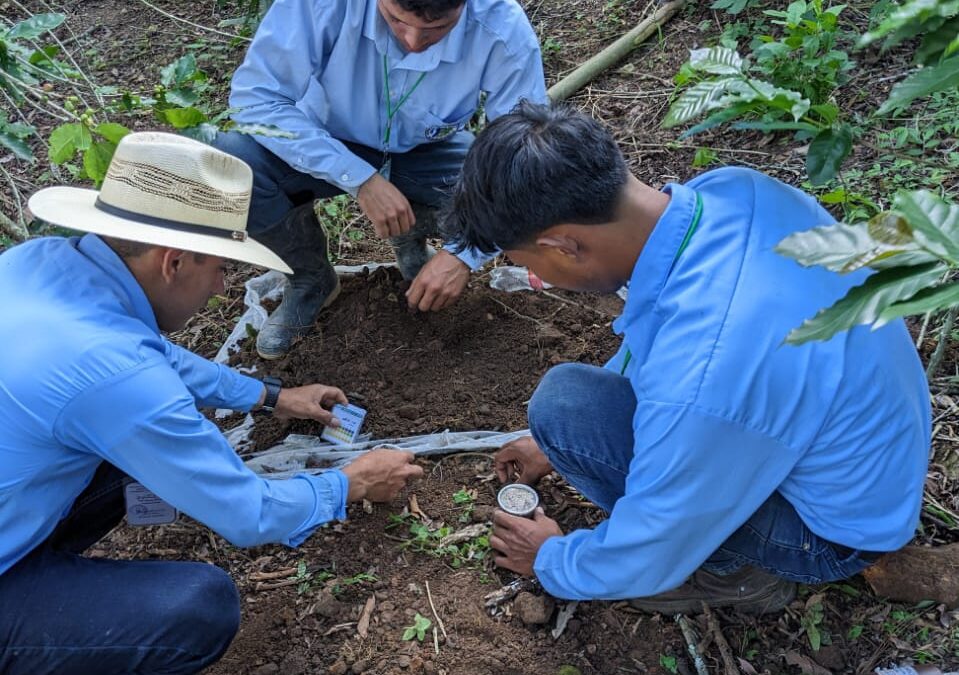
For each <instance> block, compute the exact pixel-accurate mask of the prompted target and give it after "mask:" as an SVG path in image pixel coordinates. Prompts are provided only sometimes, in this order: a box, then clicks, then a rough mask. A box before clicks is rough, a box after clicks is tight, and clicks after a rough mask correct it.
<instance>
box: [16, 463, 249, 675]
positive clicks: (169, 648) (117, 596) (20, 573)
mask: <svg viewBox="0 0 959 675" xmlns="http://www.w3.org/2000/svg"><path fill="white" fill-rule="evenodd" d="M125 478H126V476H124V474H123V473H122V472H120V471H118V470H117V469H115V468H114V467H112V466H110V465H109V464H107V463H103V464H102V465H101V466H100V469H99V470H98V471H97V473H96V476H95V477H94V479H93V481H91V483H90V485H89V486H88V487H87V489H86V490H85V491H84V492H83V493H82V494H81V495H80V496H79V497H78V498H77V500H76V502H75V503H74V506H73V509H72V510H71V512H70V514H69V515H68V516H67V517H66V518H65V519H64V520H63V521H61V523H60V525H59V526H58V527H57V529H56V530H55V531H54V532H53V534H52V535H51V536H50V537H49V538H48V539H47V541H45V542H44V543H42V544H41V545H40V546H38V547H37V548H36V549H34V550H33V551H32V552H31V553H30V554H28V555H27V556H26V557H25V558H24V559H22V560H20V561H19V562H18V563H17V564H16V565H14V566H13V567H12V568H10V569H9V570H7V571H6V572H4V573H3V574H0V673H4V674H5V675H15V674H19V673H24V674H27V673H29V674H30V675H41V674H43V673H56V675H70V674H73V673H76V674H77V675H90V674H92V673H96V674H97V675H108V674H111V673H195V672H198V671H200V670H202V669H203V668H205V667H206V666H208V665H210V664H212V663H214V662H215V661H217V660H218V659H219V658H220V657H221V656H222V655H223V653H224V652H225V651H226V649H227V647H228V646H229V645H230V641H231V640H232V639H233V636H234V635H235V634H236V631H237V628H238V627H239V622H240V601H239V596H238V594H237V590H236V586H235V585H234V584H233V581H232V579H231V578H230V576H229V575H228V574H227V573H226V572H224V571H223V570H221V569H220V568H218V567H216V566H214V565H207V564H205V563H194V562H167V561H159V560H134V561H120V560H103V559H91V558H84V557H82V556H80V555H79V554H80V553H81V552H82V551H83V550H84V549H86V548H87V547H88V546H90V545H91V544H93V543H95V542H96V541H97V540H99V539H100V538H101V537H102V536H103V535H105V534H106V533H107V532H109V531H110V529H112V528H113V527H114V526H115V525H116V524H117V523H119V522H120V519H121V518H122V517H123V514H124V512H125V509H124V503H123V495H122V486H123V482H124V479H125Z"/></svg>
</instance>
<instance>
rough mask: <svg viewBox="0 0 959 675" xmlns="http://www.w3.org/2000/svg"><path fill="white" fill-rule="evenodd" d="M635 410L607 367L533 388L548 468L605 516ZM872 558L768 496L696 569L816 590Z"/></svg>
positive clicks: (574, 367)
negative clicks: (757, 574) (769, 577)
mask: <svg viewBox="0 0 959 675" xmlns="http://www.w3.org/2000/svg"><path fill="white" fill-rule="evenodd" d="M583 401H589V402H590V406H589V408H590V416H591V417H590V419H591V423H590V424H583V419H582V402H583ZM635 410H636V397H635V395H634V394H633V389H632V387H631V386H630V384H629V380H628V379H626V378H625V377H622V376H620V375H618V374H616V373H614V372H612V371H610V370H606V369H605V368H598V367H596V366H588V365H585V364H581V363H566V364H562V365H559V366H556V367H555V368H552V369H551V370H550V371H549V372H548V373H546V376H545V377H544V378H543V380H542V382H540V384H539V386H538V387H537V389H536V392H535V393H534V394H533V398H532V399H531V400H530V404H529V426H530V431H531V432H532V434H533V437H534V438H535V439H536V442H537V443H538V444H539V446H540V448H542V450H543V452H545V453H546V456H547V457H549V461H550V462H551V463H552V465H553V468H554V469H556V471H558V472H559V473H560V474H562V476H563V477H564V478H566V480H568V481H569V482H570V483H571V484H572V485H573V486H574V487H575V488H576V489H577V490H579V491H580V492H581V493H582V494H583V495H584V496H586V497H587V498H589V499H590V501H592V502H593V503H594V504H596V505H597V506H600V507H602V508H603V509H605V510H606V511H607V512H609V511H611V510H612V508H613V504H615V503H616V500H617V499H619V498H620V497H621V496H622V495H623V493H624V491H625V485H626V475H627V473H628V471H629V464H630V460H631V459H632V456H633V413H634V412H635ZM717 478H718V477H717ZM876 557H877V554H873V553H869V552H865V551H856V550H853V549H849V548H846V547H844V546H840V545H838V544H834V543H832V542H830V541H827V540H826V539H823V538H822V537H819V536H818V535H816V534H815V533H813V532H812V531H811V530H810V529H809V528H808V527H806V524H805V523H803V521H802V519H801V518H800V517H799V514H798V513H796V509H795V508H793V506H792V505H791V504H790V503H789V502H788V501H786V499H785V498H784V497H783V496H782V495H781V494H779V492H774V493H773V494H772V495H771V496H770V497H769V499H767V500H766V502H765V503H764V504H763V505H762V506H761V507H759V510H758V511H756V513H754V514H753V515H752V517H751V518H750V519H749V520H747V521H746V523H745V524H743V525H742V526H740V527H739V529H737V530H736V531H735V532H733V534H732V535H730V537H729V538H728V539H727V540H726V541H725V542H723V544H722V545H721V546H720V547H719V548H718V549H717V550H716V551H715V552H714V553H713V554H712V555H711V556H710V557H709V558H707V559H706V561H705V562H704V563H703V565H702V567H703V569H706V570H708V571H710V572H713V573H715V574H729V573H730V572H734V571H735V570H737V569H739V568H740V567H742V566H743V565H751V566H754V567H760V568H762V569H764V570H766V571H768V572H771V573H773V574H776V575H777V576H780V577H782V578H785V579H789V580H791V581H797V582H800V583H822V582H826V581H835V580H838V579H845V578H848V577H851V576H853V575H854V574H857V573H858V572H861V571H862V570H863V569H865V568H866V567H868V566H869V565H870V564H871V563H872V562H873V561H874V560H875V558H876Z"/></svg>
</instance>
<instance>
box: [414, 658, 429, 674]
mask: <svg viewBox="0 0 959 675" xmlns="http://www.w3.org/2000/svg"><path fill="white" fill-rule="evenodd" d="M425 665H426V664H425V662H424V661H423V659H421V658H420V657H418V656H414V657H413V658H412V659H410V672H412V673H419V672H421V671H422V670H423V668H424V667H425Z"/></svg>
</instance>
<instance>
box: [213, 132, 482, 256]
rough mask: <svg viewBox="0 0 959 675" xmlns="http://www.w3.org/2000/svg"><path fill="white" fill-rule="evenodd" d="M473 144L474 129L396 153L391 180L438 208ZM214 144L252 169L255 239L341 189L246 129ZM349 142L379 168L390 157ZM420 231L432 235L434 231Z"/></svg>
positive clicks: (221, 136)
mask: <svg viewBox="0 0 959 675" xmlns="http://www.w3.org/2000/svg"><path fill="white" fill-rule="evenodd" d="M472 143H473V134H471V133H470V132H468V131H460V132H458V133H456V134H453V136H451V137H450V138H448V139H447V140H445V141H441V142H438V143H425V144H423V145H420V146H417V147H415V148H413V149H412V150H410V151H409V152H404V153H396V154H392V155H390V165H391V168H390V182H391V183H393V185H395V186H396V188H397V189H398V190H399V191H400V192H402V193H403V196H405V197H406V198H407V199H408V200H409V201H410V204H411V205H412V206H414V207H416V206H417V205H422V206H425V207H429V208H436V207H438V206H440V205H441V204H442V203H443V201H444V200H445V199H446V198H447V197H448V196H449V193H450V191H451V190H452V188H453V185H454V184H455V183H456V179H457V178H458V177H459V174H460V170H461V169H462V167H463V160H464V159H465V158H466V152H467V151H468V150H469V148H470V145H471V144H472ZM213 145H214V146H215V147H216V148H218V149H219V150H222V151H223V152H226V153H229V154H231V155H233V156H234V157H238V158H240V159H242V160H243V161H244V162H246V163H247V164H249V165H250V168H251V169H252V170H253V198H252V200H251V202H250V216H249V220H248V222H247V230H248V231H249V233H250V235H251V236H252V237H253V238H254V239H255V238H256V237H257V236H258V235H261V234H262V233H263V232H264V231H265V230H266V229H268V228H269V227H270V226H271V225H273V224H275V223H277V222H278V221H279V220H280V219H281V218H283V216H285V215H286V214H287V213H289V211H290V210H291V209H293V208H295V207H297V206H300V205H301V204H306V203H308V202H311V201H312V200H314V199H325V198H327V197H335V196H336V195H339V194H343V191H342V190H341V189H340V188H339V187H337V186H336V185H333V184H331V183H327V182H326V181H323V180H320V179H319V178H314V177H313V176H311V175H309V174H306V173H301V172H299V171H297V170H296V169H294V168H293V167H291V166H290V165H289V164H287V163H286V162H284V161H283V160H282V159H280V158H279V157H277V156H276V155H274V154H273V153H272V152H270V151H269V150H267V149H266V148H264V147H263V146H262V145H260V144H259V143H257V142H256V140H254V138H253V137H252V136H249V135H248V134H241V133H238V132H235V131H231V132H226V133H222V132H221V133H219V134H217V137H216V140H215V141H214V142H213ZM345 145H346V147H347V148H349V150H350V151H351V152H352V153H353V154H355V155H356V156H357V157H359V158H360V159H362V160H363V161H365V162H367V163H368V164H370V165H372V166H373V167H375V168H380V166H381V165H382V164H383V162H384V161H385V159H386V156H385V155H384V154H383V152H382V151H380V150H376V149H374V148H369V147H366V146H364V145H359V144H356V143H345ZM417 234H422V235H423V236H433V235H435V234H436V232H435V231H430V232H422V233H419V232H418V233H417Z"/></svg>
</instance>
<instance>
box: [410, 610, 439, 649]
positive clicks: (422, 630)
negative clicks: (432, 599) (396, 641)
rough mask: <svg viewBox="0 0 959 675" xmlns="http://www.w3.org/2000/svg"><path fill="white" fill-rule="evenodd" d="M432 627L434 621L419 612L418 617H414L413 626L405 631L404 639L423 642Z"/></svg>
mask: <svg viewBox="0 0 959 675" xmlns="http://www.w3.org/2000/svg"><path fill="white" fill-rule="evenodd" d="M432 625H433V622H432V621H430V620H429V619H427V618H426V617H425V616H423V615H422V614H420V613H419V612H417V613H416V616H414V617H413V625H412V626H407V627H406V628H405V630H404V631H403V639H404V640H412V639H414V638H415V639H416V640H418V641H419V642H422V641H423V640H425V639H426V631H428V630H429V629H430V626H432Z"/></svg>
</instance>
